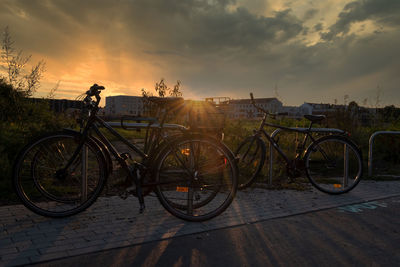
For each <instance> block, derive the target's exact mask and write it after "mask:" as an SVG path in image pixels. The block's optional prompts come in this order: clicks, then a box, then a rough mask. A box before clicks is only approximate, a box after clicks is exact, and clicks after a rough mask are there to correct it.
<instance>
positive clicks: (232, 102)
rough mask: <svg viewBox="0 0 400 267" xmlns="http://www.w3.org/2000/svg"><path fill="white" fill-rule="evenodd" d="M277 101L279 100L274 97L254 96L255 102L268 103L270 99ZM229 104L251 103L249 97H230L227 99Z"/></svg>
mask: <svg viewBox="0 0 400 267" xmlns="http://www.w3.org/2000/svg"><path fill="white" fill-rule="evenodd" d="M274 100H275V101H278V102H280V101H279V100H278V99H277V98H276V97H269V98H255V99H254V101H255V102H256V104H260V103H269V102H271V101H274ZM229 103H230V104H251V99H234V100H233V99H232V100H230V101H229Z"/></svg>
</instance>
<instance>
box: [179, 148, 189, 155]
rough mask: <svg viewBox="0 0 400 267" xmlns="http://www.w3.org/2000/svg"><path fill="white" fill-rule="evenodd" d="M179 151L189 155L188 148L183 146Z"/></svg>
mask: <svg viewBox="0 0 400 267" xmlns="http://www.w3.org/2000/svg"><path fill="white" fill-rule="evenodd" d="M181 153H182V154H183V155H186V156H189V155H190V148H183V149H181Z"/></svg>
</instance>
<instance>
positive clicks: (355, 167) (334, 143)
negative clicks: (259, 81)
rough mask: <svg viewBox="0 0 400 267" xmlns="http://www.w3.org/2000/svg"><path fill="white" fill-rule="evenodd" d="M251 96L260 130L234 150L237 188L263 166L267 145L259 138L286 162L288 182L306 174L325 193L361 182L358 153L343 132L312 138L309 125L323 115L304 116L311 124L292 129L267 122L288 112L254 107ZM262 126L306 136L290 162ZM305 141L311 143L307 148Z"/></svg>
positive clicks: (255, 174)
mask: <svg viewBox="0 0 400 267" xmlns="http://www.w3.org/2000/svg"><path fill="white" fill-rule="evenodd" d="M250 97H251V103H252V105H253V106H254V107H255V108H256V109H257V110H258V111H260V112H261V113H262V114H263V118H262V121H261V123H260V126H259V128H258V129H255V130H254V135H252V136H250V137H248V138H246V139H245V140H244V141H243V142H242V143H241V144H240V145H239V147H238V148H237V150H236V151H235V156H236V160H237V163H238V167H239V185H238V188H239V189H244V188H246V187H248V186H250V185H251V184H252V183H254V181H255V179H256V177H257V176H258V175H259V174H260V172H261V169H262V167H263V165H264V162H265V158H266V144H265V142H264V141H263V139H262V138H261V136H262V135H263V136H265V138H266V139H267V141H268V142H269V143H270V145H271V146H272V147H273V148H274V149H275V150H276V151H277V152H278V154H279V155H280V156H281V157H282V158H283V160H284V161H285V164H286V171H287V175H288V177H289V179H290V180H293V179H295V178H297V177H300V176H301V175H302V174H304V173H305V174H306V176H307V177H308V180H309V181H310V182H311V184H312V185H313V186H315V187H316V188H317V189H318V190H320V191H322V192H325V193H328V194H342V193H346V192H349V191H350V190H352V189H353V188H354V187H355V186H356V185H357V184H358V183H359V182H360V179H361V177H362V172H363V165H362V156H361V151H360V150H359V148H358V147H357V145H356V144H355V143H354V142H353V141H351V140H350V139H349V138H348V137H347V136H348V135H347V133H346V132H345V131H343V132H342V133H341V134H335V135H332V134H331V135H326V136H322V137H320V138H318V139H315V138H314V137H313V135H312V133H313V132H315V131H314V130H313V128H312V125H313V124H314V123H316V122H320V121H322V120H323V119H324V118H325V116H324V115H304V117H305V118H306V119H307V120H309V121H310V125H309V127H308V128H291V127H285V126H281V125H277V124H273V123H269V122H267V118H268V117H276V116H277V115H287V113H276V114H271V113H269V112H268V111H267V110H265V109H263V108H261V107H260V106H258V105H256V103H255V101H254V97H253V94H252V93H250ZM265 126H270V127H274V128H278V129H283V130H285V131H291V132H297V133H301V134H304V135H305V136H304V139H303V142H302V143H301V144H299V146H298V147H297V150H296V156H295V158H294V159H292V160H291V159H289V157H288V156H287V155H286V154H285V153H284V152H283V151H282V149H281V148H280V147H279V145H278V142H277V141H276V140H275V139H274V137H272V136H271V135H269V134H268V133H267V132H266V131H265V130H264V127H265ZM308 140H310V143H309V145H308V147H307V148H306V145H307V144H308Z"/></svg>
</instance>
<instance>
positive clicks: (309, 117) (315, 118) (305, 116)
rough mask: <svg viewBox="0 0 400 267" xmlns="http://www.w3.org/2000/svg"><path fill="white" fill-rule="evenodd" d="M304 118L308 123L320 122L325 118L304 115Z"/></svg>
mask: <svg viewBox="0 0 400 267" xmlns="http://www.w3.org/2000/svg"><path fill="white" fill-rule="evenodd" d="M304 118H306V119H307V120H309V121H312V122H318V121H322V120H323V119H325V118H326V116H325V115H304Z"/></svg>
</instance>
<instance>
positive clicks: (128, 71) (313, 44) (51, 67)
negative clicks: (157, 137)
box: [0, 0, 400, 104]
mask: <svg viewBox="0 0 400 267" xmlns="http://www.w3.org/2000/svg"><path fill="white" fill-rule="evenodd" d="M313 3H314V4H312V3H311V2H310V3H309V2H304V1H295V0H292V1H285V0H277V1H273V2H272V1H260V0H254V1H245V0H238V1H223V0H220V1H218V0H214V1H212V0H208V1H205V0H204V1H202V0H186V1H180V0H171V1H164V0H119V1H108V0H101V1H94V0H87V1H73V0H57V1H50V0H48V1H28V0H13V1H11V0H3V1H1V3H0V26H5V25H9V26H10V29H11V32H12V33H13V36H14V37H15V41H16V44H17V45H18V47H19V48H21V49H23V50H24V51H26V52H27V53H28V54H33V55H34V56H35V57H37V58H44V59H45V60H46V61H47V62H48V64H47V66H48V68H47V69H48V71H47V75H48V79H49V80H53V83H54V84H55V83H56V82H57V80H58V79H61V80H62V82H61V86H60V89H62V90H65V91H63V92H65V93H68V92H70V91H68V90H72V89H71V88H72V87H73V88H79V84H80V83H85V84H86V83H90V82H102V83H105V84H106V85H108V87H112V88H113V91H114V92H118V93H123V92H125V93H126V94H137V93H139V92H140V89H141V88H143V87H146V88H148V89H149V88H150V89H151V87H153V86H154V83H155V82H156V81H158V80H159V79H160V78H161V77H163V78H166V79H167V82H168V85H171V84H173V83H174V82H175V81H176V80H177V79H179V80H182V82H183V89H184V90H187V91H186V93H185V96H189V97H206V96H210V95H222V94H224V95H228V96H232V97H247V96H248V91H249V90H252V91H253V92H254V93H255V95H258V96H260V97H262V96H265V97H268V96H273V88H274V87H275V86H276V85H277V86H278V90H279V94H280V95H281V96H282V97H283V99H284V100H285V102H286V103H288V104H295V103H296V104H301V102H302V101H317V102H321V101H325V100H324V99H326V101H331V102H332V101H333V99H334V98H340V97H341V96H342V95H344V93H345V94H350V96H352V95H354V97H358V98H365V96H363V95H365V94H366V93H367V92H370V91H371V90H373V89H374V88H375V87H376V86H377V84H378V83H379V84H380V85H381V86H382V88H383V89H384V90H388V91H391V92H393V95H397V96H399V98H400V93H396V90H397V89H398V85H397V84H399V78H398V77H397V74H395V73H394V71H393V70H395V69H399V63H397V62H400V55H399V53H397V50H398V47H399V45H400V41H399V40H400V33H399V16H398V15H397V14H399V13H400V10H399V4H398V3H399V1H398V0H394V1H389V0H379V1H378V0H375V1H374V0H364V1H361V0H360V1H352V2H350V1H348V2H347V3H344V4H343V1H341V2H340V5H339V4H338V5H335V3H336V1H331V2H329V3H326V2H324V3H321V2H313ZM273 6H279V8H277V9H272V7H273ZM326 6H328V7H329V8H327V7H326ZM330 6H332V8H331V7H330ZM329 12H330V13H329ZM328 17H329V19H327V18H328ZM330 18H336V20H334V21H331V19H330ZM365 21H372V22H373V24H374V25H375V24H376V25H378V24H379V25H380V28H378V30H376V31H374V30H369V27H370V25H369V24H365V25H364V26H363V27H360V29H363V28H364V34H363V35H361V34H359V33H358V32H355V31H354V29H353V28H352V27H353V26H354V25H355V24H357V23H359V22H362V23H363V24H364V22H365ZM372 22H371V23H372ZM367 30H369V31H367ZM319 34H321V38H320V36H319ZM311 37H312V41H310V39H311ZM43 84H45V83H43ZM63 86H64V87H63ZM68 86H70V87H71V88H67V87H68ZM76 90H78V89H76ZM79 90H81V88H80V89H79ZM110 91H112V90H111V89H110ZM110 91H108V90H107V92H110ZM397 91H398V90H397Z"/></svg>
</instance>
